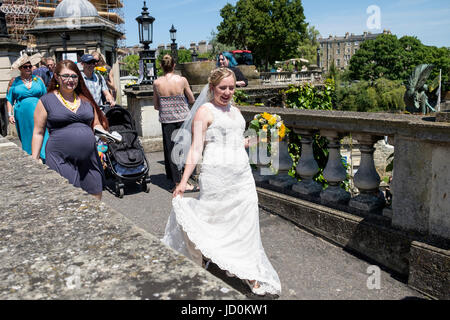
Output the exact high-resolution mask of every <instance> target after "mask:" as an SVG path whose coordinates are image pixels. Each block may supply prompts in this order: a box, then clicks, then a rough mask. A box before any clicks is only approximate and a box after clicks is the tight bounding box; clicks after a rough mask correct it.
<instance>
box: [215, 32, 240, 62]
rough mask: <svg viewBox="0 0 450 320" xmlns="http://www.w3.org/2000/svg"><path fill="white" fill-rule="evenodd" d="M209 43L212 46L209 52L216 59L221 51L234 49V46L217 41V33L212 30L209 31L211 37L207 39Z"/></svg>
mask: <svg viewBox="0 0 450 320" xmlns="http://www.w3.org/2000/svg"><path fill="white" fill-rule="evenodd" d="M209 43H210V44H211V47H212V49H211V51H210V54H211V56H212V57H213V59H216V56H217V55H218V54H219V53H221V52H224V51H232V50H235V49H236V47H235V46H229V45H226V44H223V43H221V42H219V40H217V33H216V32H215V31H214V30H213V31H211V38H210V40H209Z"/></svg>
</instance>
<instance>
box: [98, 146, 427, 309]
mask: <svg viewBox="0 0 450 320" xmlns="http://www.w3.org/2000/svg"><path fill="white" fill-rule="evenodd" d="M147 158H148V160H149V162H150V176H151V179H152V184H151V185H150V188H151V189H150V193H148V194H147V193H144V192H142V191H141V189H140V186H138V185H128V186H127V187H126V188H125V196H124V198H123V199H119V198H117V197H115V196H114V195H113V194H111V193H110V192H108V191H105V192H104V193H103V202H104V203H106V204H107V205H108V206H111V207H113V208H115V209H116V210H117V211H118V212H120V213H122V214H123V215H124V216H126V217H127V218H128V219H130V220H131V221H132V222H133V223H134V224H136V226H137V227H139V228H142V229H144V230H146V231H147V232H149V233H151V234H153V235H155V236H156V237H157V238H162V236H163V235H164V229H165V225H166V222H167V218H168V216H169V213H170V207H171V198H172V196H171V193H170V192H169V191H168V190H170V188H171V187H172V185H171V183H170V182H169V181H168V180H167V179H166V178H165V173H164V162H163V159H164V157H163V154H162V152H155V153H148V154H147ZM197 195H198V194H187V195H186V196H197ZM260 225H261V237H262V241H263V246H264V248H265V250H266V253H267V255H268V257H269V259H270V261H271V262H272V264H273V266H274V268H275V270H277V272H278V274H279V277H280V280H281V285H282V294H281V296H280V297H279V299H286V300H298V299H320V300H329V299H336V300H338V299H355V300H360V299H361V300H401V299H427V297H425V296H423V295H422V294H420V293H418V292H417V291H415V290H413V289H411V288H409V287H408V286H407V285H406V284H405V279H398V278H396V276H395V275H392V274H390V273H388V272H386V271H383V270H381V274H380V275H381V278H380V289H369V288H368V286H367V283H368V280H369V276H370V275H371V274H372V273H371V274H369V273H368V268H369V267H370V266H371V263H369V262H367V261H364V260H361V259H359V258H358V257H356V256H354V255H352V254H351V253H349V252H346V251H345V250H344V249H342V248H340V247H337V246H335V245H333V244H331V243H329V242H327V241H324V240H322V239H321V238H318V237H316V236H314V235H312V234H310V233H308V232H306V231H304V230H302V229H300V228H298V227H296V226H295V225H294V224H293V223H291V222H290V221H287V220H285V219H283V218H281V217H279V216H275V215H272V214H269V213H267V212H264V211H262V210H261V211H260ZM208 270H209V271H210V272H211V273H212V274H214V275H215V276H217V277H219V278H221V279H223V280H224V281H225V282H226V283H228V284H229V285H230V286H231V287H233V288H235V289H236V290H238V291H240V292H241V293H243V294H245V295H249V290H248V289H247V287H245V286H244V285H243V284H242V282H241V281H239V280H237V279H236V278H228V277H227V276H226V275H225V274H224V272H222V271H221V270H220V269H218V268H217V266H215V265H212V264H211V265H210V267H209V268H208ZM369 283H372V282H370V280H369ZM249 297H250V298H255V297H253V296H249ZM269 298H273V297H269Z"/></svg>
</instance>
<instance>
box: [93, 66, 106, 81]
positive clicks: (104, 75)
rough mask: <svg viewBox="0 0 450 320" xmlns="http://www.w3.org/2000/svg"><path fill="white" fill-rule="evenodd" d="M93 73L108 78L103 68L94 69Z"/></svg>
mask: <svg viewBox="0 0 450 320" xmlns="http://www.w3.org/2000/svg"><path fill="white" fill-rule="evenodd" d="M94 71H95V72H96V73H98V74H99V75H102V76H103V78H105V79H107V78H108V70H107V69H106V68H105V67H95V69H94Z"/></svg>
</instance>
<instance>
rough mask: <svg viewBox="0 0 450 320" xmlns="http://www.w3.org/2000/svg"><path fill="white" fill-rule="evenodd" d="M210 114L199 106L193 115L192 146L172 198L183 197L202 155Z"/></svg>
mask: <svg viewBox="0 0 450 320" xmlns="http://www.w3.org/2000/svg"><path fill="white" fill-rule="evenodd" d="M212 120H213V119H212V114H211V111H209V110H208V108H207V107H206V106H201V107H200V108H199V109H198V111H197V113H196V114H195V117H194V120H193V121H192V144H191V147H190V149H189V152H188V154H187V157H186V164H185V167H184V173H183V177H182V178H181V181H180V183H179V184H178V185H177V187H176V188H175V191H174V192H173V196H174V197H176V196H177V195H183V193H184V191H185V190H186V185H187V183H188V180H189V177H190V176H191V175H192V172H194V170H195V167H196V166H197V163H198V161H199V160H200V157H201V156H202V153H203V147H204V145H205V137H206V129H208V126H209V125H210V124H211V123H212Z"/></svg>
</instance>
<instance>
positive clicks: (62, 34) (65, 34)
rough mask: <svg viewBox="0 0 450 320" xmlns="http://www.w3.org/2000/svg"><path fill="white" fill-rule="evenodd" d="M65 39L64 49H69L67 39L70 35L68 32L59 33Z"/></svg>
mask: <svg viewBox="0 0 450 320" xmlns="http://www.w3.org/2000/svg"><path fill="white" fill-rule="evenodd" d="M59 36H60V37H61V39H62V41H63V48H64V51H67V41H69V40H70V35H68V34H67V33H66V32H63V33H61V34H60V35H59Z"/></svg>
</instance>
